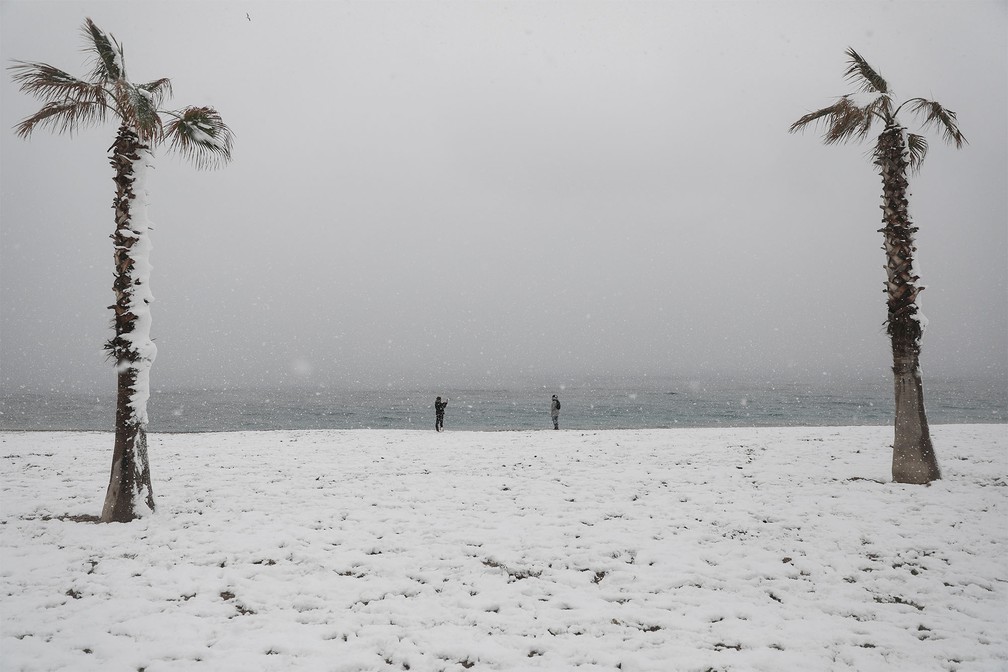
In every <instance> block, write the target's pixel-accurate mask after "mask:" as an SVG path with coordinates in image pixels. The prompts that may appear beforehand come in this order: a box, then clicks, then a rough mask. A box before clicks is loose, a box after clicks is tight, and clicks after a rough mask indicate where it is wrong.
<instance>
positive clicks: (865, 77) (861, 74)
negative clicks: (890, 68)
mask: <svg viewBox="0 0 1008 672" xmlns="http://www.w3.org/2000/svg"><path fill="white" fill-rule="evenodd" d="M847 57H848V58H849V59H850V61H849V62H848V65H847V70H846V72H844V77H846V78H847V80H848V81H850V82H851V83H853V84H857V85H858V87H859V88H860V89H861V90H862V91H864V92H865V93H889V85H888V84H887V83H886V81H885V79H883V78H882V75H880V74H879V73H878V72H877V71H876V70H875V68H873V67H871V66H870V65H868V61H866V60H865V59H863V58H862V57H861V55H860V54H858V53H857V52H856V51H854V50H853V49H850V48H848V49H847Z"/></svg>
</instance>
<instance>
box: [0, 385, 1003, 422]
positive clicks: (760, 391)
mask: <svg viewBox="0 0 1008 672" xmlns="http://www.w3.org/2000/svg"><path fill="white" fill-rule="evenodd" d="M552 394H557V395H558V396H559V397H560V400H561V402H562V404H563V407H562V409H561V414H560V428H561V429H647V428H664V427H747V426H752V427H760V426H831V425H833V426H835V425H885V424H891V423H892V420H893V400H892V387H891V384H890V383H889V381H886V380H879V381H874V382H872V383H863V382H862V383H847V384H843V385H830V384H827V383H825V382H821V381H816V382H813V383H783V384H782V383H768V382H764V383H744V384H743V383H737V382H733V383H717V384H714V383H702V382H696V381H682V382H678V383H677V382H675V381H671V382H668V383H665V384H662V385H660V386H655V385H654V384H651V385H649V386H648V387H647V388H646V389H644V388H635V387H633V386H625V385H624V386H612V385H606V386H590V385H583V386H577V385H574V386H571V385H568V386H560V387H557V388H555V389H554V388H548V389H547V388H534V389H518V390H436V391H426V390H424V391H419V390H382V391H343V390H333V389H326V388H315V389H276V390H261V389H255V390H160V391H155V392H154V393H153V394H152V395H151V400H150V403H149V406H148V410H149V415H150V428H149V429H150V431H152V432H216V431H240V430H277V429H363V428H371V429H428V428H430V429H432V428H433V425H434V397H435V396H436V395H441V396H442V397H448V399H449V404H448V410H447V413H446V415H445V429H446V430H452V429H466V430H515V429H547V428H552V423H551V421H550V418H549V402H550V396H551V395H552ZM925 394H926V399H925V403H926V407H927V412H928V419H929V421H930V422H931V423H932V424H950V423H990V422H993V423H1004V422H1008V389H1006V385H1005V383H1004V381H996V382H985V383H977V382H976V381H966V380H959V381H956V380H941V379H935V380H929V381H926V382H925ZM0 402H2V403H0V429H7V430H111V429H112V427H113V422H114V401H113V398H112V396H111V395H110V396H107V397H95V396H84V395H75V394H61V393H59V392H55V391H52V392H47V393H29V392H24V391H14V392H3V393H2V397H0Z"/></svg>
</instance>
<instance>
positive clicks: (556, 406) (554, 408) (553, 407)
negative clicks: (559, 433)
mask: <svg viewBox="0 0 1008 672" xmlns="http://www.w3.org/2000/svg"><path fill="white" fill-rule="evenodd" d="M550 417H551V418H553V429H560V400H559V399H557V396H556V395H555V394H554V395H553V402H552V403H551V404H550Z"/></svg>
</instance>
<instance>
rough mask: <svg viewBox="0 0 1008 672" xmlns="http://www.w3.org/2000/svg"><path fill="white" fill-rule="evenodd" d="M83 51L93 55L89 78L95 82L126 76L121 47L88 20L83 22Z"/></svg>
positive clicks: (110, 36)
mask: <svg viewBox="0 0 1008 672" xmlns="http://www.w3.org/2000/svg"><path fill="white" fill-rule="evenodd" d="M83 32H84V40H85V47H84V50H85V51H89V52H92V53H93V55H94V66H93V70H92V73H91V78H92V79H93V80H94V81H97V82H105V81H109V80H117V79H121V78H124V77H125V76H126V68H125V66H124V65H123V50H122V45H121V44H119V42H117V41H116V39H115V38H114V37H113V36H112V35H110V34H106V33H105V32H104V31H103V30H102V29H101V28H99V27H98V26H96V25H95V22H94V21H92V20H91V19H90V18H87V19H85V20H84V28H83Z"/></svg>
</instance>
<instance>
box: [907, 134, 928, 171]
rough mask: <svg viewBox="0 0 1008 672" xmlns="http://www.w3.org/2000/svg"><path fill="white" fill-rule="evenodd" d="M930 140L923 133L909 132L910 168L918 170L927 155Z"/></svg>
mask: <svg viewBox="0 0 1008 672" xmlns="http://www.w3.org/2000/svg"><path fill="white" fill-rule="evenodd" d="M927 151H928V142H927V138H925V137H924V136H923V135H917V134H916V133H908V134H907V153H908V154H909V155H910V170H911V171H913V172H915V173H916V172H917V171H918V170H920V167H921V164H922V163H924V157H925V156H927Z"/></svg>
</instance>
